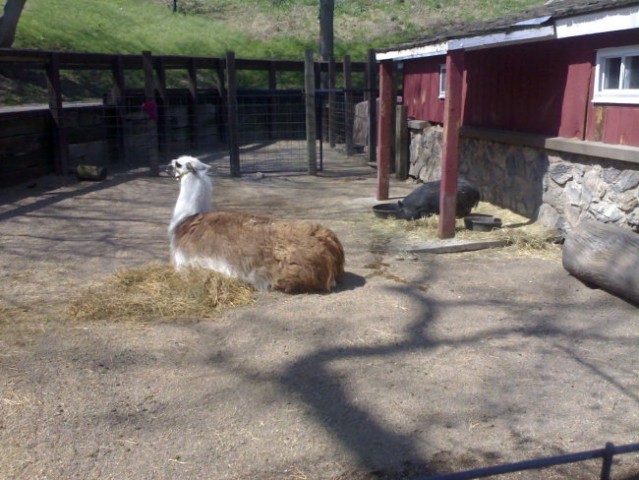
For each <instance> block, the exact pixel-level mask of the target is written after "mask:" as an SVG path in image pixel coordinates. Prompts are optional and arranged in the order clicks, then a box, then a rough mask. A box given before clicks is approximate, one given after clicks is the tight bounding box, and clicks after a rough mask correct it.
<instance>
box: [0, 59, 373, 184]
mask: <svg viewBox="0 0 639 480" xmlns="http://www.w3.org/2000/svg"><path fill="white" fill-rule="evenodd" d="M372 58H374V56H373V57H372ZM27 70H28V71H31V72H34V71H35V72H39V73H42V74H43V75H44V78H46V86H47V96H48V102H47V103H48V105H47V103H45V104H44V105H43V107H44V109H45V112H43V111H42V108H43V107H38V108H37V109H36V110H38V111H39V114H38V115H35V116H34V115H33V114H32V113H31V114H30V113H29V112H28V109H25V108H24V107H20V108H16V107H11V106H7V105H2V104H1V103H0V185H2V184H5V185H6V184H7V183H13V182H14V181H17V180H23V179H24V178H26V177H29V176H34V175H41V174H44V173H49V171H52V172H55V173H59V174H62V173H67V172H68V171H69V169H70V165H69V146H70V141H69V138H68V131H69V129H70V128H73V129H76V137H74V139H73V140H72V141H73V142H76V143H81V139H78V138H77V129H78V127H79V128H80V130H81V127H82V125H77V124H71V125H67V123H68V122H67V121H66V120H67V117H68V115H67V112H68V111H69V109H70V108H75V109H78V108H82V106H81V105H78V104H75V105H72V106H71V105H70V104H69V102H66V101H65V100H64V98H65V95H64V94H65V92H64V85H65V84H64V81H63V78H64V73H67V71H78V72H81V71H101V72H107V78H110V80H111V81H110V83H111V86H110V88H109V91H108V92H103V97H104V99H105V101H104V102H103V107H104V108H109V109H111V110H110V113H109V118H110V120H109V124H108V125H103V128H102V130H103V131H104V132H109V135H111V137H110V138H109V141H110V143H111V144H112V145H111V146H110V148H111V149H113V151H114V157H116V158H123V156H124V155H125V150H126V148H127V146H126V144H125V139H124V137H123V134H122V132H123V129H124V128H125V126H126V125H125V124H126V121H127V118H126V111H127V110H126V108H124V107H123V106H125V103H126V98H127V96H131V92H132V91H134V90H139V88H138V89H133V88H131V86H130V85H127V78H128V77H127V74H129V73H130V72H131V71H134V72H138V73H139V75H140V76H141V78H144V86H143V88H142V89H141V91H140V92H139V93H137V94H136V95H140V94H142V100H143V103H144V111H145V112H146V114H147V115H148V117H147V120H146V125H145V127H146V133H147V136H146V137H145V139H146V141H147V142H148V144H149V148H150V149H149V152H148V165H149V169H150V172H151V174H157V172H158V165H159V161H160V160H163V149H165V147H166V142H167V137H168V135H169V133H168V132H167V128H168V127H167V125H168V124H167V122H166V121H165V119H162V118H159V117H158V104H159V106H160V107H161V106H162V105H163V104H164V105H168V102H169V97H170V96H171V95H172V91H171V90H170V89H168V88H167V72H169V71H176V70H182V71H184V72H185V74H186V78H187V82H186V88H184V96H185V98H186V103H187V108H188V110H189V112H196V111H197V110H198V108H200V107H201V106H202V104H203V103H204V101H203V98H204V97H207V98H209V97H210V96H211V95H214V96H215V98H216V100H215V101H216V102H218V104H217V107H218V108H219V110H220V112H222V113H221V116H220V118H221V119H222V120H221V122H223V123H225V124H226V125H224V127H220V128H223V129H226V130H225V133H224V135H223V136H224V139H225V141H227V142H228V148H229V152H230V158H231V172H232V174H234V175H238V174H239V166H238V164H237V162H238V161H239V160H238V159H237V155H236V154H234V152H237V151H238V148H239V146H238V145H239V144H238V142H239V139H238V137H239V135H238V132H237V118H236V115H237V92H238V89H239V88H240V87H241V85H239V82H240V80H238V72H240V71H252V72H264V73H265V74H266V78H267V82H268V85H265V86H264V90H265V91H276V90H277V89H278V83H277V80H278V77H277V75H278V74H279V73H283V72H297V73H299V74H300V76H299V78H300V80H301V82H300V83H301V84H300V85H299V88H300V89H301V90H304V88H305V87H304V85H303V83H304V81H305V80H304V78H305V76H304V74H305V62H304V60H300V61H296V60H265V59H240V58H235V55H234V54H233V52H229V53H228V54H227V55H226V56H225V57H222V58H219V57H192V56H179V55H153V54H152V53H151V52H142V53H141V54H108V53H81V52H55V51H41V50H15V49H0V73H3V72H4V73H5V74H7V75H8V76H9V77H10V76H11V74H12V73H16V72H18V73H19V72H20V71H27ZM313 71H314V77H315V78H314V82H315V85H318V84H319V81H320V78H321V76H322V74H324V73H329V72H330V73H331V76H332V77H334V76H335V72H343V73H342V76H345V75H348V78H344V84H345V85H351V84H352V79H351V78H350V75H351V72H356V73H359V74H363V75H364V84H365V85H366V86H367V87H369V88H371V89H372V87H373V83H372V80H371V79H370V78H369V75H370V72H374V71H375V68H372V67H371V66H370V65H368V63H367V62H351V61H350V59H349V58H346V59H345V60H344V62H334V61H333V62H314V65H313ZM307 73H308V72H307ZM202 75H204V76H205V77H206V78H209V79H212V80H213V84H214V85H215V87H214V89H213V90H211V89H204V88H202V87H201V86H200V85H198V77H200V78H201V77H202ZM136 98H137V97H136ZM107 99H108V100H107ZM0 102H1V100H0ZM96 107H97V105H96V102H95V100H94V101H93V103H92V104H91V105H90V106H87V108H96ZM269 108H270V110H269V111H271V112H274V109H275V107H274V106H270V107H269ZM160 110H161V109H160ZM371 111H372V112H373V114H374V108H373V109H371ZM43 113H45V117H44V118H45V119H46V131H45V132H41V131H36V130H37V129H36V130H33V129H27V130H29V133H28V135H27V138H25V139H24V141H23V142H22V141H20V140H19V139H17V138H16V129H15V128H13V129H12V128H10V126H11V125H14V124H17V123H21V122H22V123H25V122H26V123H29V122H30V120H29V118H37V119H38V122H39V124H40V125H41V124H42V120H43V117H42V114H43ZM47 114H48V115H47ZM111 115H112V117H111ZM329 118H330V115H329ZM76 121H81V120H77V119H76ZM374 123H375V119H374V118H371V125H372V126H374ZM200 128H202V125H199V124H198V122H197V121H195V122H193V124H192V125H190V129H191V131H190V135H191V137H193V138H197V137H198V136H199V135H200V134H199V132H198V130H199V129H200ZM269 128H270V127H269ZM18 130H19V129H18ZM88 130H92V131H93V132H94V133H95V129H88ZM5 133H6V134H5ZM143 133H144V132H143ZM105 135H106V134H105ZM36 136H40V137H42V138H44V139H46V141H42V142H41V145H40V146H41V147H42V148H40V149H38V148H36V146H34V145H33V143H32V141H33V139H34V138H36ZM329 136H330V138H331V139H333V138H334V135H333V132H332V131H330V133H329ZM371 138H372V137H371ZM38 156H44V157H46V161H45V162H44V163H43V162H42V161H41V160H40V161H38V162H35V160H34V159H35V158H36V157H38ZM21 158H23V159H25V163H26V164H28V165H26V167H25V169H24V171H22V172H21V171H20V170H21ZM34 162H35V163H34ZM36 163H37V165H36V167H35V169H34V168H31V167H33V166H34V165H35V164H36ZM45 164H46V165H48V166H49V167H46V166H45ZM29 166H30V167H29ZM47 168H48V169H49V171H47ZM30 169H31V171H29V170H30Z"/></svg>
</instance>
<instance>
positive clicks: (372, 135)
mask: <svg viewBox="0 0 639 480" xmlns="http://www.w3.org/2000/svg"><path fill="white" fill-rule="evenodd" d="M376 73H377V60H376V58H375V51H374V50H372V49H371V50H369V51H368V64H367V65H366V74H367V75H366V77H367V80H368V82H367V85H366V87H367V90H368V161H369V163H371V164H376V163H377V159H376V157H375V154H376V153H377V75H376Z"/></svg>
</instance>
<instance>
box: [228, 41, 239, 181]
mask: <svg viewBox="0 0 639 480" xmlns="http://www.w3.org/2000/svg"><path fill="white" fill-rule="evenodd" d="M226 84H227V90H226V104H227V109H228V110H227V113H228V132H227V133H228V141H229V160H230V167H231V176H233V177H239V176H240V141H239V123H240V122H239V118H238V113H239V112H238V110H237V70H236V69H235V52H230V51H229V52H226Z"/></svg>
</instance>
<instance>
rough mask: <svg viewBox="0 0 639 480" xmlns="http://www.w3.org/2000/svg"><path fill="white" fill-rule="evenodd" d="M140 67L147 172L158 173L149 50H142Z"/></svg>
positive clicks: (156, 137) (156, 112)
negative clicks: (147, 163)
mask: <svg viewBox="0 0 639 480" xmlns="http://www.w3.org/2000/svg"><path fill="white" fill-rule="evenodd" d="M142 67H143V69H144V100H145V101H144V106H143V108H144V111H145V113H146V114H147V116H148V119H147V136H148V139H149V173H150V174H151V175H159V174H160V163H159V152H158V123H157V119H158V109H157V103H156V102H155V78H154V77H155V75H154V74H153V57H152V56H151V52H149V51H144V52H142Z"/></svg>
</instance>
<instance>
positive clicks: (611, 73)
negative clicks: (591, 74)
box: [603, 57, 621, 90]
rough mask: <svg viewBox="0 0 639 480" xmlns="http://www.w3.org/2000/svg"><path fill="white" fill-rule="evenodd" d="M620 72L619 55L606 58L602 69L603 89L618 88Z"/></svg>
mask: <svg viewBox="0 0 639 480" xmlns="http://www.w3.org/2000/svg"><path fill="white" fill-rule="evenodd" d="M620 72H621V57H615V58H606V59H605V60H604V69H603V88H604V90H609V89H617V88H619V75H620Z"/></svg>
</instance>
